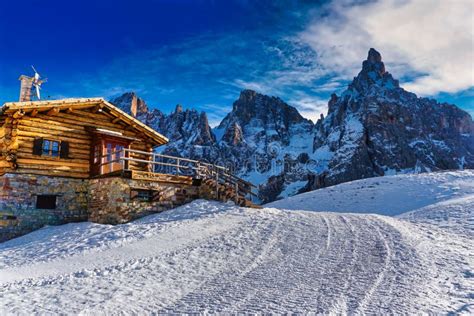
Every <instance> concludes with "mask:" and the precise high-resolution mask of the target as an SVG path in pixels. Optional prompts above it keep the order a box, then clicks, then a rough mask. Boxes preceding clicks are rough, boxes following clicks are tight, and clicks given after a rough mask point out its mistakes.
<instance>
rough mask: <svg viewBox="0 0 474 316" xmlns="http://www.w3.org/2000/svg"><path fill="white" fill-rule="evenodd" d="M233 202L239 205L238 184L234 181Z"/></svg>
mask: <svg viewBox="0 0 474 316" xmlns="http://www.w3.org/2000/svg"><path fill="white" fill-rule="evenodd" d="M235 204H237V205H239V184H238V183H237V182H236V183H235Z"/></svg>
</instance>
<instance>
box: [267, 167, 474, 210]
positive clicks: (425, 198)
mask: <svg viewBox="0 0 474 316" xmlns="http://www.w3.org/2000/svg"><path fill="white" fill-rule="evenodd" d="M469 195H473V196H474V170H465V171H452V172H432V173H422V174H407V175H396V176H385V177H375V178H369V179H363V180H357V181H352V182H347V183H342V184H339V185H335V186H332V187H328V188H324V189H319V190H315V191H311V192H307V193H303V194H299V195H296V196H293V197H290V198H287V199H284V200H280V201H275V202H272V203H269V204H267V205H266V206H268V207H276V208H282V209H294V210H308V211H326V212H351V213H375V214H382V215H391V216H393V215H398V214H402V213H405V212H409V211H414V210H417V209H420V208H423V207H427V206H431V205H433V204H436V203H440V202H445V201H449V200H451V199H457V198H461V197H463V198H465V197H466V196H469Z"/></svg>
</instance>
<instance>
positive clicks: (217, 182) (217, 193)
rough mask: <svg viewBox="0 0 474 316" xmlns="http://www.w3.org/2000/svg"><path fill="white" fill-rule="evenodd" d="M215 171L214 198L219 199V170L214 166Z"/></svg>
mask: <svg viewBox="0 0 474 316" xmlns="http://www.w3.org/2000/svg"><path fill="white" fill-rule="evenodd" d="M214 169H215V172H216V200H218V201H219V172H218V171H217V167H214Z"/></svg>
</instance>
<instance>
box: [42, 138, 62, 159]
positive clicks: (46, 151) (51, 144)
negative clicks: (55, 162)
mask: <svg viewBox="0 0 474 316" xmlns="http://www.w3.org/2000/svg"><path fill="white" fill-rule="evenodd" d="M43 156H51V157H59V142H58V141H56V140H47V139H45V140H44V141H43Z"/></svg>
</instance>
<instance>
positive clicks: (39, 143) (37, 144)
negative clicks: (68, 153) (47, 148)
mask: <svg viewBox="0 0 474 316" xmlns="http://www.w3.org/2000/svg"><path fill="white" fill-rule="evenodd" d="M42 153H43V138H41V137H36V138H35V139H34V141H33V155H37V156H41V154H42Z"/></svg>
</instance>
